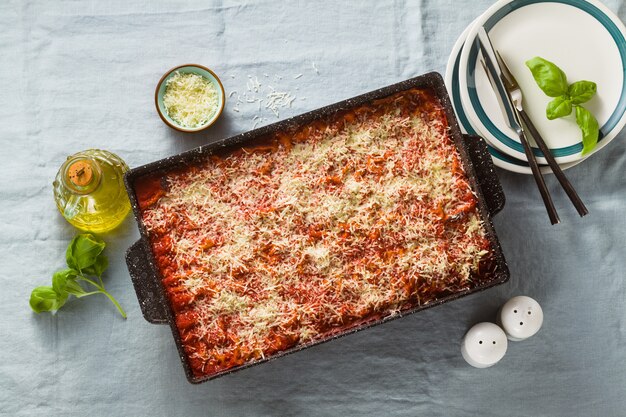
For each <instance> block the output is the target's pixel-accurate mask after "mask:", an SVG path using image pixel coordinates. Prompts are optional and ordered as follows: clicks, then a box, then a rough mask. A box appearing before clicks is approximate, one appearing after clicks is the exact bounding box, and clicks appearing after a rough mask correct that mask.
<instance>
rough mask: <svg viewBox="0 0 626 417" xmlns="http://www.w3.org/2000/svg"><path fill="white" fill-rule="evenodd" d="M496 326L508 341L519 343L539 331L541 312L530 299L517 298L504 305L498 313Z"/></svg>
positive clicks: (537, 304)
mask: <svg viewBox="0 0 626 417" xmlns="http://www.w3.org/2000/svg"><path fill="white" fill-rule="evenodd" d="M498 324H499V325H500V327H502V329H503V330H504V332H505V333H506V336H507V337H508V338H509V340H512V341H515V342H517V341H520V340H524V339H527V338H529V337H530V336H532V335H534V334H535V333H537V332H538V331H539V329H540V328H541V325H542V324H543V310H542V309H541V306H540V305H539V303H538V302H537V301H535V300H533V299H532V298H530V297H526V296H523V295H522V296H517V297H513V298H511V299H510V300H509V301H507V302H506V303H504V305H503V306H502V308H500V311H499V312H498Z"/></svg>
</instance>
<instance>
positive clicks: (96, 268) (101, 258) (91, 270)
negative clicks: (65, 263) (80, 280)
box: [83, 253, 109, 277]
mask: <svg viewBox="0 0 626 417" xmlns="http://www.w3.org/2000/svg"><path fill="white" fill-rule="evenodd" d="M108 266H109V259H108V258H107V257H106V255H105V254H103V253H101V254H100V255H98V257H97V258H96V262H94V264H93V265H91V266H89V267H87V268H85V269H83V273H85V274H89V275H97V276H99V277H101V276H102V273H103V272H104V271H105V270H106V269H107V268H108Z"/></svg>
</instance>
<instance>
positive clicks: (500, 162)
mask: <svg viewBox="0 0 626 417" xmlns="http://www.w3.org/2000/svg"><path fill="white" fill-rule="evenodd" d="M473 24H474V22H472V23H471V24H470V25H469V26H468V27H467V28H466V29H465V30H464V31H463V33H461V36H459V38H458V39H457V40H456V43H455V44H454V46H453V47H452V52H451V53H450V58H448V65H447V66H446V75H445V83H446V87H447V89H448V93H449V94H450V99H451V101H452V107H454V112H455V113H456V117H457V121H458V122H459V126H460V128H461V130H462V131H463V133H467V134H470V135H478V136H483V135H482V134H481V132H480V131H479V130H478V129H476V128H475V127H474V126H473V125H472V124H471V123H470V121H469V119H468V118H467V115H466V112H465V109H464V108H463V105H462V103H461V98H460V96H459V77H458V70H459V61H460V58H461V57H460V54H461V48H463V44H464V43H465V39H466V38H467V34H468V33H469V31H470V29H471V27H472V25H473ZM487 142H488V145H487V147H488V148H489V153H490V154H491V159H492V160H493V163H494V165H495V166H497V167H499V168H502V169H505V170H507V171H512V172H517V173H520V174H528V175H530V174H532V172H531V170H530V167H529V166H528V163H527V162H526V161H525V160H524V161H522V160H519V159H516V158H513V157H511V156H509V155H507V154H503V153H502V152H499V151H498V150H497V149H495V148H494V147H493V145H491V143H489V141H487ZM581 161H582V160H579V161H576V162H570V163H567V164H561V169H563V170H566V169H568V168H571V167H573V166H574V165H577V164H579V163H580V162H581ZM541 172H542V173H543V174H551V173H552V170H551V169H550V168H549V167H547V166H542V167H541Z"/></svg>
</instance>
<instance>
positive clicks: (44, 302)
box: [29, 286, 67, 313]
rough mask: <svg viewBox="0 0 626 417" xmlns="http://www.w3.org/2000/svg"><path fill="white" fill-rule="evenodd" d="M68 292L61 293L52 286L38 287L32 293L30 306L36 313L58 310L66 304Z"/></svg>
mask: <svg viewBox="0 0 626 417" xmlns="http://www.w3.org/2000/svg"><path fill="white" fill-rule="evenodd" d="M66 300H67V293H65V294H59V293H57V292H56V291H55V290H54V288H52V287H46V286H44V287H37V288H35V289H34V290H33V291H32V292H31V293H30V301H29V303H30V308H32V309H33V311H34V312H35V313H41V312H42V311H54V310H58V309H59V308H61V307H62V306H63V304H65V301H66Z"/></svg>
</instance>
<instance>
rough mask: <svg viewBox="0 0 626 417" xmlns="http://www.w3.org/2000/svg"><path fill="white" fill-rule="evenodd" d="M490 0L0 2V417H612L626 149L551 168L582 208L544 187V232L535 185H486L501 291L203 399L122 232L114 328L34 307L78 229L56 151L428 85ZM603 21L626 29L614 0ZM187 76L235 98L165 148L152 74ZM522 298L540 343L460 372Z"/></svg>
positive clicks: (131, 145) (624, 11) (160, 151)
mask: <svg viewBox="0 0 626 417" xmlns="http://www.w3.org/2000/svg"><path fill="white" fill-rule="evenodd" d="M490 3H491V2H490V1H489V0H480V1H469V0H466V1H453V0H421V1H420V0H417V1H400V0H398V1H368V2H365V1H359V2H356V1H353V2H337V1H330V0H327V1H319V2H308V1H297V2H296V1H293V2H277V1H269V0H263V1H258V2H250V3H241V2H235V1H229V0H215V1H199V0H198V1H180V2H162V1H136V2H133V1H128V0H111V1H104V2H102V1H95V0H86V1H76V0H74V1H72V0H64V1H53V2H52V1H51V2H43V1H34V0H8V1H7V0H4V1H2V2H0V28H1V30H0V59H1V63H0V78H1V79H2V95H1V99H0V144H1V151H0V152H1V153H0V155H1V156H0V158H1V161H0V213H1V214H0V225H1V228H0V236H1V238H0V280H1V281H0V282H1V284H2V289H1V290H0V294H1V296H0V415H2V416H11V417H13V416H87V415H88V416H296V415H306V416H317V415H319V416H336V415H340V416H362V415H371V416H415V415H428V416H466V415H482V416H558V415H564V416H623V415H625V414H626V411H625V410H626V395H625V394H626V306H625V294H626V288H625V286H626V284H625V280H624V271H625V268H626V256H624V255H625V248H626V244H625V243H626V228H625V226H626V220H625V218H626V207H625V202H626V179H625V174H624V173H625V172H626V141H625V140H624V133H621V134H620V135H619V137H618V138H617V139H616V140H614V141H613V142H612V143H611V144H610V145H609V146H607V147H606V149H604V150H603V151H602V152H600V153H599V154H598V155H595V156H593V157H592V158H590V159H589V160H588V161H587V162H585V163H583V164H581V165H579V166H576V167H574V168H572V169H571V170H569V171H567V174H568V176H569V177H570V179H571V181H572V182H573V183H574V184H575V186H576V187H577V189H578V191H579V193H580V195H581V196H582V197H583V199H584V200H585V202H586V203H587V205H588V207H589V209H590V211H591V214H590V215H589V216H588V217H586V218H584V219H580V218H578V216H577V215H576V212H575V211H574V209H573V207H571V205H570V203H569V201H568V200H567V198H566V197H565V196H564V194H563V192H562V191H561V190H560V188H559V186H558V184H557V182H556V180H555V178H554V177H550V178H548V180H547V181H548V186H549V188H550V190H551V191H552V193H553V196H554V198H555V203H556V206H557V209H558V210H559V212H560V213H561V216H562V219H563V223H562V224H560V225H558V226H555V227H550V226H549V222H548V219H547V216H546V213H545V209H544V207H543V205H542V203H541V200H540V198H539V195H538V192H537V190H536V187H535V184H534V182H533V180H532V178H531V177H530V176H524V175H518V174H512V173H508V172H504V171H499V174H500V178H501V180H502V183H503V186H504V189H505V192H506V195H507V205H506V208H505V209H504V211H503V212H502V213H500V214H499V215H498V216H497V217H496V219H495V226H496V229H497V231H498V234H499V236H500V239H501V242H502V246H503V248H504V252H505V254H506V257H507V260H508V263H509V266H510V270H511V280H510V282H508V283H507V284H505V285H502V286H500V287H497V288H495V289H492V290H490V291H486V292H484V293H480V294H477V295H474V296H470V297H467V298H464V299H462V300H459V301H456V302H453V303H449V304H446V305H443V306H440V307H436V308H433V309H430V310H427V311H424V312H422V313H420V314H416V315H413V316H411V317H408V318H405V319H402V320H398V321H395V322H392V323H389V324H386V325H384V326H379V327H376V328H373V329H371V330H368V331H365V332H361V333H358V334H355V335H352V336H350V337H346V338H343V339H341V340H337V341H334V342H331V343H328V344H324V345H321V346H317V347H314V348H312V349H308V350H305V351H303V352H301V353H297V354H294V355H290V356H287V357H285V358H282V359H280V360H277V361H273V362H270V363H267V364H264V365H262V366H258V367H253V368H251V369H248V370H245V371H243V372H238V373H235V374H233V375H230V376H227V377H224V378H220V379H218V380H215V381H211V382H209V383H206V384H202V385H198V386H194V385H190V384H188V383H187V381H186V379H185V376H184V374H183V370H182V367H181V364H180V361H179V358H178V355H177V352H176V348H175V345H174V342H173V339H172V335H171V333H170V330H169V328H168V327H167V326H156V325H151V324H149V323H147V322H146V321H144V319H143V318H142V315H141V312H140V310H139V305H138V303H137V300H136V297H135V294H134V291H133V287H132V284H131V281H130V279H129V275H128V272H127V269H126V265H125V263H124V252H125V250H126V248H128V246H129V245H131V244H132V243H133V242H134V241H135V240H136V239H137V238H138V231H137V228H136V226H135V223H134V220H133V219H132V218H130V217H129V218H128V219H127V220H126V221H125V223H123V225H122V226H121V227H119V228H118V229H117V230H116V231H114V232H112V233H110V234H107V235H105V236H104V238H105V239H106V241H107V242H108V249H107V253H108V256H109V258H110V260H111V266H110V268H109V270H108V272H107V274H106V275H105V283H106V285H107V288H108V289H109V290H110V291H111V292H112V293H113V294H114V295H115V296H116V297H117V298H118V299H119V300H120V302H121V303H122V305H123V306H124V307H125V308H126V310H127V312H128V320H123V319H121V317H120V316H119V315H118V313H117V311H116V310H115V309H114V308H113V306H112V305H111V304H110V303H109V302H108V300H106V299H105V298H104V297H99V296H96V297H90V298H91V299H84V300H72V301H70V302H69V303H68V304H67V305H66V306H65V307H64V308H63V309H62V310H61V311H60V312H59V313H58V314H56V315H50V314H41V315H36V314H34V313H33V312H32V311H31V310H30V308H29V306H28V298H29V294H30V291H31V289H32V288H33V287H35V286H37V285H44V284H47V283H48V282H49V281H50V276H51V273H52V272H53V271H55V270H57V269H59V268H61V267H63V254H64V250H65V248H66V246H67V243H68V242H69V240H70V239H71V238H72V236H73V235H74V234H75V233H76V231H75V230H74V229H73V228H72V227H71V226H69V225H68V224H67V223H66V222H65V221H64V220H63V219H62V217H61V216H60V215H59V213H58V212H57V211H56V208H55V205H54V201H53V198H52V187H51V182H52V180H53V178H54V175H55V173H56V171H57V169H58V168H59V166H60V165H61V163H62V162H63V161H64V159H65V157H66V156H67V155H69V154H71V153H75V152H77V151H80V150H83V149H88V148H103V149H107V150H110V151H113V152H115V153H117V154H119V155H120V156H121V157H123V158H124V159H125V160H126V161H127V162H128V164H129V165H130V166H138V165H141V164H144V163H147V162H150V161H153V160H156V159H160V158H162V157H165V156H168V155H173V154H176V153H179V152H181V151H184V150H186V149H191V148H193V147H196V146H198V145H201V144H204V143H207V142H210V141H214V140H217V139H221V138H224V137H227V136H230V135H234V134H237V133H240V132H243V131H246V130H249V129H251V128H252V127H253V126H254V125H255V124H256V125H263V124H267V123H270V122H272V121H274V120H276V116H274V115H273V114H272V113H271V112H270V111H268V110H267V109H265V108H261V111H259V109H258V107H257V105H256V104H253V103H247V102H246V99H245V98H244V99H243V101H244V103H240V104H239V106H237V105H236V101H237V100H236V97H237V95H241V94H242V93H243V92H245V91H247V87H246V83H247V82H248V79H249V76H250V77H252V78H253V79H254V77H257V78H258V80H259V82H260V83H261V84H262V88H266V87H267V85H272V86H273V87H274V88H276V89H277V90H279V91H286V92H291V94H292V95H295V96H296V99H295V100H294V101H293V103H292V106H291V107H290V108H289V107H285V108H280V109H279V110H280V118H281V119H283V118H286V117H289V116H292V115H296V114H299V113H302V112H305V111H308V110H312V109H315V108H317V107H319V106H322V105H326V104H330V103H333V102H335V101H338V100H341V99H345V98H348V97H351V96H354V95H357V94H360V93H364V92H367V91H370V90H373V89H376V88H379V87H382V86H385V85H388V84H391V83H394V82H397V81H401V80H404V79H407V78H410V77H413V76H415V75H419V74H422V73H425V72H427V71H430V70H436V71H439V72H441V73H443V72H444V70H445V63H446V60H447V58H448V54H449V51H450V49H451V48H452V45H453V44H454V41H455V40H456V38H457V36H458V35H459V34H460V33H461V31H462V30H463V29H464V28H465V27H466V26H467V25H468V24H469V23H470V22H471V21H472V20H473V19H474V18H475V17H476V16H477V15H479V14H480V13H482V12H483V11H484V10H485V9H486V8H487V7H488V6H489V5H490ZM606 4H607V5H608V6H609V8H611V9H612V10H613V11H615V12H617V13H618V14H619V16H620V17H621V18H622V19H625V18H626V7H625V4H624V2H623V1H618V0H612V1H607V2H606ZM187 62H194V63H199V64H204V65H206V66H209V67H210V68H212V69H214V70H215V71H216V72H217V73H218V74H219V75H221V77H222V80H223V82H224V86H225V88H226V91H227V94H229V93H231V92H232V91H237V93H234V94H233V96H232V97H230V98H229V100H228V104H227V106H226V110H225V112H224V115H223V116H222V118H221V120H220V121H219V122H218V124H217V125H215V126H214V127H213V128H211V129H210V130H208V131H207V132H206V133H200V134H194V135H184V134H181V133H177V132H175V131H173V130H171V129H169V128H167V127H166V126H165V125H164V124H163V123H162V122H161V120H159V118H158V116H157V114H156V112H155V109H154V104H153V100H154V98H153V92H154V87H155V85H156V82H157V81H158V79H159V77H160V76H161V75H162V74H163V73H164V72H165V71H166V70H167V69H168V68H170V67H173V66H175V65H178V64H182V63H187ZM300 74H302V75H301V76H299V75H300ZM266 75H267V76H266ZM260 97H261V94H258V95H257V97H255V98H260ZM253 99H254V98H253ZM237 110H239V111H237ZM255 116H258V117H256V118H255ZM519 294H526V295H530V296H532V297H534V298H536V299H537V300H539V302H540V303H542V305H543V308H544V313H545V323H544V327H543V328H542V330H541V331H540V332H539V333H538V334H537V335H536V336H534V337H533V338H531V339H529V340H527V341H524V342H519V343H510V344H509V351H508V353H507V355H506V356H505V357H504V359H503V360H502V361H501V362H500V363H499V364H498V365H496V366H495V367H493V368H490V369H486V370H478V369H474V368H472V367H470V366H468V365H467V364H466V363H465V362H464V361H463V359H462V357H461V355H460V341H461V339H462V337H463V335H464V333H465V331H466V330H467V329H468V328H469V327H470V326H471V325H473V324H474V323H476V322H478V321H483V320H494V318H495V314H496V311H497V308H498V307H499V305H501V304H502V303H503V302H504V301H505V300H507V299H508V298H509V297H511V296H513V295H519Z"/></svg>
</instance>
